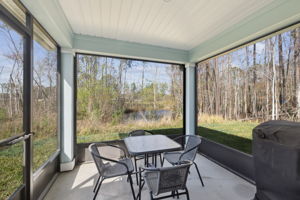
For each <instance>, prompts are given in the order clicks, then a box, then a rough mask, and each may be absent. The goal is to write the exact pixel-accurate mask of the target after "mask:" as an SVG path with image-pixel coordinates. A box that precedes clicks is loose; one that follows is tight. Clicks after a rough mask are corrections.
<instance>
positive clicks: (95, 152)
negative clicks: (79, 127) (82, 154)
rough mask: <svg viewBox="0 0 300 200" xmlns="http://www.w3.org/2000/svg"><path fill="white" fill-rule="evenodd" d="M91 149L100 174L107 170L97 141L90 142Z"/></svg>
mask: <svg viewBox="0 0 300 200" xmlns="http://www.w3.org/2000/svg"><path fill="white" fill-rule="evenodd" d="M89 151H90V153H91V154H92V158H93V160H94V162H95V164H96V167H97V169H98V172H99V174H102V173H103V172H104V170H105V164H104V162H103V160H102V159H101V156H100V153H99V150H98V147H97V145H96V144H95V143H93V144H90V146H89Z"/></svg>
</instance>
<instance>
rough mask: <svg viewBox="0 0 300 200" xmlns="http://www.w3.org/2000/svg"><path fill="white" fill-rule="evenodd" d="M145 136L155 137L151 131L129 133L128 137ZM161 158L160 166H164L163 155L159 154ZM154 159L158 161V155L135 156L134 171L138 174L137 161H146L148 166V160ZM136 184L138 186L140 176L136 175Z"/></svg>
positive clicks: (145, 163)
mask: <svg viewBox="0 0 300 200" xmlns="http://www.w3.org/2000/svg"><path fill="white" fill-rule="evenodd" d="M143 135H153V133H152V132H151V131H147V130H134V131H131V132H130V133H128V137H135V136H143ZM158 155H159V158H160V164H161V165H162V163H163V162H162V156H161V154H158ZM149 157H152V159H153V160H154V159H155V160H156V155H138V156H133V159H134V169H135V171H136V172H137V161H138V160H143V159H144V165H145V166H146V165H147V164H148V158H149ZM136 183H137V184H138V175H137V173H136Z"/></svg>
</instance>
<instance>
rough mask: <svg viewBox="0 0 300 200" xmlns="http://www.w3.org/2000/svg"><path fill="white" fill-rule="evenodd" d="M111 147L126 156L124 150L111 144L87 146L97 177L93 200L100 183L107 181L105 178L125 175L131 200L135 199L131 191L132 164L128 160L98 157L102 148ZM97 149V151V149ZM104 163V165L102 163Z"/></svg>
mask: <svg viewBox="0 0 300 200" xmlns="http://www.w3.org/2000/svg"><path fill="white" fill-rule="evenodd" d="M108 146H109V147H112V148H117V149H119V150H121V151H122V153H123V154H124V156H126V153H125V150H124V149H122V148H121V147H118V146H115V145H112V144H107V143H97V144H95V143H93V144H91V145H90V146H89V151H90V152H91V154H92V157H93V160H94V162H95V164H96V167H97V170H98V173H99V177H98V179H97V182H96V184H95V187H94V190H93V192H94V193H95V195H94V198H93V200H95V199H96V197H97V195H98V192H99V190H100V187H101V184H102V182H103V181H104V180H105V179H107V178H114V177H118V176H124V175H127V177H128V180H129V183H130V187H131V192H132V196H133V199H135V193H134V189H133V182H132V177H131V175H132V173H133V171H134V169H133V164H132V161H131V159H130V158H127V157H125V158H123V159H120V160H113V159H111V158H106V157H103V156H101V155H100V153H99V150H100V152H101V148H104V147H108ZM98 148H99V149H98ZM104 161H105V163H104Z"/></svg>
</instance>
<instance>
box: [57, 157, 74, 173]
mask: <svg viewBox="0 0 300 200" xmlns="http://www.w3.org/2000/svg"><path fill="white" fill-rule="evenodd" d="M74 167H75V158H74V159H73V160H72V161H71V162H66V163H61V164H60V172H66V171H71V170H73V169H74Z"/></svg>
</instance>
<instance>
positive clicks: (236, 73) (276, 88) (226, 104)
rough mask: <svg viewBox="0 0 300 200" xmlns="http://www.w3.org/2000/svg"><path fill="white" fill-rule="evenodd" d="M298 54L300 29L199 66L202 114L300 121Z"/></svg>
mask: <svg viewBox="0 0 300 200" xmlns="http://www.w3.org/2000/svg"><path fill="white" fill-rule="evenodd" d="M299 52H300V29H299V28H296V29H293V30H291V31H288V32H285V33H282V34H278V35H276V36H273V37H271V38H268V39H266V40H264V41H260V42H257V43H255V44H251V45H248V46H245V47H243V48H240V49H238V50H235V51H233V52H229V53H227V54H225V55H221V56H218V57H215V58H212V59H209V60H207V61H204V62H201V63H199V65H198V71H197V76H198V89H197V90H198V111H199V112H198V113H199V115H201V114H202V113H205V114H209V115H220V116H223V117H224V118H225V119H235V120H252V119H255V120H261V121H263V120H270V119H286V120H295V121H296V120H299V119H300V58H299Z"/></svg>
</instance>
